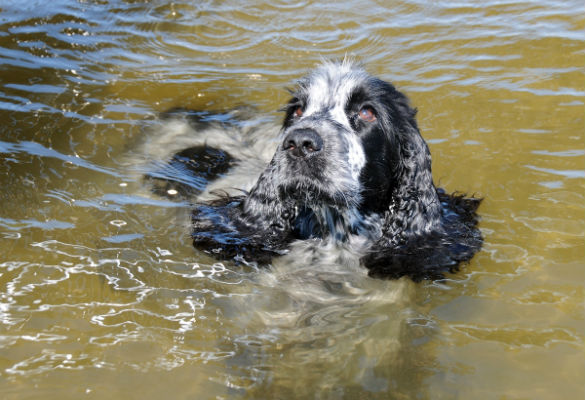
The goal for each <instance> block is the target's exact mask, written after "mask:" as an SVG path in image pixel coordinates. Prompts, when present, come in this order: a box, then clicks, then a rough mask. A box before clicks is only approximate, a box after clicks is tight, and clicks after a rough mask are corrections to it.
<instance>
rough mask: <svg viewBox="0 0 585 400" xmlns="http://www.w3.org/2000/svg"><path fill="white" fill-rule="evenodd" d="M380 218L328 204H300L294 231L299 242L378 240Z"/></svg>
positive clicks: (293, 225)
mask: <svg viewBox="0 0 585 400" xmlns="http://www.w3.org/2000/svg"><path fill="white" fill-rule="evenodd" d="M377 218H379V217H377V216H373V215H368V216H364V215H363V214H361V213H360V212H359V211H358V210H357V208H339V207H334V206H330V205H325V204H319V205H297V206H296V207H295V218H294V221H293V223H292V228H293V230H294V232H295V234H296V236H298V238H299V239H311V238H319V239H332V240H334V241H335V242H346V241H347V240H348V239H349V238H350V236H352V235H359V236H368V237H371V238H375V237H377V236H379V235H380V234H381V232H379V226H378V224H375V223H372V222H374V221H375V220H376V219H377Z"/></svg>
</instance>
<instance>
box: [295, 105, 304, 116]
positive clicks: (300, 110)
mask: <svg viewBox="0 0 585 400" xmlns="http://www.w3.org/2000/svg"><path fill="white" fill-rule="evenodd" d="M293 115H294V116H295V117H297V118H298V117H300V116H302V115H303V107H301V106H298V107H297V108H295V110H294V111H293Z"/></svg>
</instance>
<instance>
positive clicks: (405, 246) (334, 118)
mask: <svg viewBox="0 0 585 400" xmlns="http://www.w3.org/2000/svg"><path fill="white" fill-rule="evenodd" d="M291 94H292V99H291V100H290V102H289V103H288V105H287V106H286V107H285V109H284V111H285V112H286V116H285V120H284V124H283V128H282V136H281V137H285V136H286V135H287V134H288V133H289V132H291V131H293V130H298V129H311V130H312V131H314V132H317V133H318V135H319V136H320V137H321V138H322V140H323V148H322V150H321V151H320V153H319V154H318V155H316V156H314V157H310V158H307V159H305V158H300V159H299V158H295V157H291V156H290V154H287V151H286V149H284V148H283V146H282V145H281V144H279V145H278V148H277V149H276V152H275V153H274V156H273V157H272V159H271V161H270V162H269V163H268V165H267V166H266V168H265V169H264V171H263V172H262V173H261V174H260V176H259V178H258V180H257V181H256V183H255V184H254V185H253V187H252V188H251V189H250V190H249V191H248V192H246V193H245V194H243V195H241V196H228V195H226V196H223V197H221V198H219V199H216V200H213V201H209V202H205V203H200V204H199V205H197V206H196V208H195V210H194V212H193V217H192V222H193V241H194V245H195V246H196V247H197V248H200V249H203V250H205V251H209V252H210V254H213V255H214V256H216V257H220V258H232V257H236V258H239V259H241V258H242V257H243V258H244V259H246V260H248V261H258V262H260V263H268V262H270V261H271V259H272V258H273V257H275V256H281V255H284V254H287V253H288V251H289V249H290V248H291V244H292V243H293V242H296V241H299V240H301V241H312V242H315V243H319V242H322V243H323V245H325V244H327V245H330V244H331V243H337V244H340V245H344V244H351V243H360V245H359V248H358V249H357V250H356V254H358V258H359V259H360V261H361V265H363V266H365V267H366V268H368V270H369V273H370V275H372V276H376V277H390V278H397V277H400V276H403V275H408V276H410V277H412V278H413V279H415V280H418V279H424V278H436V277H441V276H442V274H443V273H444V272H445V271H449V270H451V271H453V270H455V269H456V268H457V266H458V264H459V263H460V262H462V261H467V260H469V259H471V257H472V256H473V254H474V253H475V252H477V251H478V250H479V248H480V247H481V243H482V238H481V234H480V232H479V230H478V229H477V215H476V209H477V207H478V205H479V202H480V200H479V199H476V198H466V197H464V196H453V195H448V194H446V193H445V192H443V191H442V190H437V189H436V188H435V186H434V184H433V179H432V174H431V156H430V152H429V149H428V147H427V145H426V143H425V141H424V140H423V138H422V136H421V135H420V133H419V130H418V126H417V123H416V120H415V115H416V110H414V109H413V108H411V107H410V105H409V101H408V99H407V98H406V96H405V95H404V94H402V93H401V92H399V91H398V90H396V89H395V88H394V86H392V85H391V84H389V83H387V82H384V81H382V80H380V79H377V78H375V77H372V76H370V75H369V74H367V73H366V72H365V71H364V70H363V69H362V68H360V67H358V66H355V65H354V64H352V63H349V62H342V63H325V64H324V65H322V66H321V67H319V68H317V69H316V70H315V71H314V72H312V73H311V74H309V75H308V76H307V77H305V78H303V79H301V80H300V81H299V82H298V85H297V87H296V89H295V90H294V91H292V92H291ZM363 107H368V108H369V109H371V110H373V111H374V113H375V116H376V119H375V120H374V121H370V122H367V121H366V122H365V121H363V120H361V119H360V118H358V113H359V111H360V109H362V108H363ZM299 108H300V109H301V110H302V115H297V113H295V110H297V109H299Z"/></svg>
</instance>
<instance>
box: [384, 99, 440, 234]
mask: <svg viewBox="0 0 585 400" xmlns="http://www.w3.org/2000/svg"><path fill="white" fill-rule="evenodd" d="M391 97H392V99H391V101H390V104H391V106H390V113H391V114H390V124H391V127H390V129H391V130H392V131H393V132H392V133H393V134H394V135H395V143H396V147H397V152H398V154H397V160H395V163H396V165H395V166H394V167H393V169H394V176H395V181H396V187H395V188H394V192H393V206H394V210H393V213H394V214H395V215H394V217H395V218H392V216H391V217H390V218H391V219H397V220H399V222H400V224H401V225H402V229H401V231H402V233H403V234H406V235H409V234H410V235H417V234H422V233H428V232H430V231H432V230H436V229H440V226H441V204H440V201H439V198H438V195H437V190H436V188H435V185H434V183H433V176H432V174H431V153H430V151H429V148H428V146H427V144H426V143H425V141H424V139H423V138H422V136H421V134H420V132H419V129H418V125H417V123H416V119H415V116H416V109H413V108H411V107H410V105H409V102H408V99H407V97H406V96H405V95H404V94H402V93H400V92H398V91H397V90H395V91H394V93H392V96H391Z"/></svg>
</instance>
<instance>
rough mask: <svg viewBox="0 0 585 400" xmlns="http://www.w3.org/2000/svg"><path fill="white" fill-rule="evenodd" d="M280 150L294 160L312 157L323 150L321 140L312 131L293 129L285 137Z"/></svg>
mask: <svg viewBox="0 0 585 400" xmlns="http://www.w3.org/2000/svg"><path fill="white" fill-rule="evenodd" d="M282 150H283V151H285V152H286V153H287V154H289V155H290V156H292V157H294V158H309V157H314V156H316V155H317V154H319V153H320V152H321V150H323V139H321V136H319V134H318V133H317V132H316V131H314V130H313V129H295V130H293V131H291V132H289V133H288V134H287V135H286V136H285V138H284V140H283V142H282Z"/></svg>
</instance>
